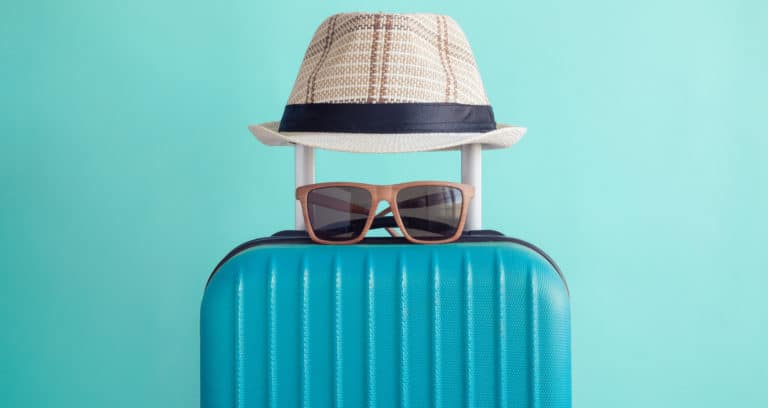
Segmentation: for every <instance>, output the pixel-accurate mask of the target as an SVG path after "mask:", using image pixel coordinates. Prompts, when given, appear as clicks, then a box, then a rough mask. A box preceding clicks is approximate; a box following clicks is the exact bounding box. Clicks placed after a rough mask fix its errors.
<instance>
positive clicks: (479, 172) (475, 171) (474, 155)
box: [461, 143, 483, 231]
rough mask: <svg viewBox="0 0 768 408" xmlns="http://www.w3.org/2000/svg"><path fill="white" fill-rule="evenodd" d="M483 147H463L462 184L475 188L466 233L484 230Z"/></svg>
mask: <svg viewBox="0 0 768 408" xmlns="http://www.w3.org/2000/svg"><path fill="white" fill-rule="evenodd" d="M482 152H483V146H482V145H481V144H479V143H475V144H470V145H464V146H462V147H461V182H462V183H463V184H469V185H471V186H474V187H475V197H474V198H473V199H472V201H471V202H470V204H469V212H468V213H467V222H466V224H464V230H465V231H472V230H479V229H482V225H483V212H482V210H483V204H482V203H483V194H482V193H483V183H482V180H483V161H482Z"/></svg>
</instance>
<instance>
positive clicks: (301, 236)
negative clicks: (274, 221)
mask: <svg viewBox="0 0 768 408" xmlns="http://www.w3.org/2000/svg"><path fill="white" fill-rule="evenodd" d="M569 319H570V307H569V295H568V289H567V286H566V283H565V281H564V279H563V277H562V275H561V274H560V271H559V270H558V268H557V266H556V265H555V263H554V262H553V261H552V260H551V259H549V257H547V256H546V255H545V254H544V253H543V252H542V251H541V250H539V249H538V248H536V247H534V246H533V245H531V244H528V243H526V242H524V241H521V240H516V239H512V238H506V237H504V236H502V235H500V234H498V233H493V232H491V231H472V232H467V233H465V234H464V236H463V237H462V238H461V239H460V240H459V241H457V242H455V243H451V244H444V245H414V244H409V243H406V242H405V241H403V240H402V239H394V238H367V239H366V240H364V241H363V243H362V244H361V245H354V246H324V245H316V244H313V243H311V241H310V240H309V239H307V237H306V234H305V233H303V232H288V233H281V234H276V235H275V236H273V237H271V238H265V239H259V240H254V241H251V242H248V243H245V244H243V245H241V246H240V247H238V248H236V249H235V250H233V251H232V252H231V253H230V254H229V255H228V256H227V257H225V259H224V260H222V262H221V263H220V264H219V266H217V268H216V269H215V271H214V273H213V274H212V276H211V278H210V280H209V282H208V285H207V287H206V290H205V294H204V298H203V303H202V310H201V404H202V407H205V408H213V407H275V408H276V407H299V406H301V407H344V406H346V407H394V406H401V407H445V408H450V407H570V406H571V356H570V320H569Z"/></svg>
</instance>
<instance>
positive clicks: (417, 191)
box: [397, 186, 463, 241]
mask: <svg viewBox="0 0 768 408" xmlns="http://www.w3.org/2000/svg"><path fill="white" fill-rule="evenodd" d="M462 199H463V197H462V195H461V190H459V189H458V188H454V187H443V186H420V187H409V188H405V189H402V190H400V192H398V193H397V209H398V210H399V212H400V218H401V219H402V220H403V225H404V226H405V229H406V231H407V232H408V235H410V236H411V237H413V238H416V239H421V240H425V241H439V240H443V239H446V238H450V237H452V236H453V235H454V234H456V230H457V229H458V228H459V220H460V219H461V206H462Z"/></svg>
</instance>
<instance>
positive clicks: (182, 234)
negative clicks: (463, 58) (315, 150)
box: [0, 0, 768, 408]
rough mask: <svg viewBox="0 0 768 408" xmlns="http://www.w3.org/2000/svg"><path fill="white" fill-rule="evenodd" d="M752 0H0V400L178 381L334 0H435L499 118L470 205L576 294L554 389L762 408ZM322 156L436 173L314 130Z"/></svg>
mask: <svg viewBox="0 0 768 408" xmlns="http://www.w3.org/2000/svg"><path fill="white" fill-rule="evenodd" d="M766 4H767V3H765V2H760V1H757V0H755V1H733V0H731V1H725V0H722V1H683V0H681V1H659V0H651V1H645V2H616V1H608V0H586V1H581V2H568V1H554V0H550V1H539V2H510V1H495V2H481V1H471V2H468V1H422V2H419V3H418V4H417V3H414V2H411V1H388V2H384V1H378V2H366V3H365V5H363V3H361V2H352V1H325V2H313V1H305V2H297V1H277V2H258V1H253V0H251V1H240V0H238V1H229V2H217V3H214V2H207V1H206V2H201V1H190V0H187V1H177V0H169V1H148V0H139V1H131V2H125V1H115V0H103V1H96V0H92V1H88V0H72V1H67V2H54V1H48V2H44V1H39V0H38V1H25V2H2V3H1V4H0V78H1V79H0V85H1V86H0V406H3V407H47V406H79V407H105V406H109V407H135V406H146V407H190V406H195V405H197V403H198V398H199V397H198V392H199V390H198V388H199V379H198V376H199V371H198V363H199V357H198V349H199V340H198V314H199V302H200V300H201V296H202V291H203V286H204V284H205V281H206V278H207V277H208V274H209V273H210V272H211V269H212V268H213V266H214V265H215V264H216V262H217V261H218V260H219V259H220V258H221V257H222V256H223V255H224V254H225V253H226V252H227V251H228V250H229V249H231V248H232V247H233V246H235V245H236V244H238V243H240V242H242V241H245V240H247V239H250V238H253V237H257V236H263V235H266V234H269V233H271V232H273V231H276V230H280V229H285V228H288V227H291V225H292V221H293V216H292V212H293V202H292V198H291V197H292V183H293V173H292V164H291V163H292V162H291V160H292V152H291V150H290V149H288V148H273V149H269V148H266V147H264V146H262V145H260V144H258V143H257V142H256V141H255V140H253V138H252V137H251V136H250V135H249V133H248V131H247V129H246V126H247V125H248V124H252V123H258V122H262V121H268V120H275V119H277V118H279V116H280V114H281V111H282V105H283V104H284V103H285V101H286V99H287V97H288V93H289V92H290V89H291V85H292V81H293V79H294V77H295V75H296V73H297V71H298V67H299V63H300V61H301V58H302V55H303V52H304V48H305V47H306V45H307V43H308V42H309V39H310V38H311V35H312V33H313V31H314V29H315V27H316V26H317V25H318V24H319V23H320V21H321V20H322V19H323V18H324V17H326V16H327V15H330V14H332V13H334V12H338V11H351V10H360V9H366V10H371V11H376V10H380V9H383V10H386V11H402V12H406V11H431V12H439V13H445V14H449V15H451V16H453V17H454V18H455V19H456V20H457V21H458V22H459V23H460V24H461V26H462V27H463V28H464V30H465V32H466V33H467V35H468V37H469V40H470V42H471V44H472V46H473V48H474V52H475V55H476V58H477V62H478V65H479V67H480V70H481V73H482V75H483V79H484V81H485V85H486V87H487V90H488V94H489V97H490V99H491V102H492V103H493V105H494V108H495V111H496V113H497V117H498V118H499V119H500V120H503V121H506V122H511V123H516V124H521V125H525V126H527V127H529V129H530V131H529V133H528V134H527V135H526V137H525V138H524V139H523V140H522V141H521V142H520V143H519V144H518V145H516V146H515V147H513V148H512V149H509V150H506V151H493V152H489V153H487V154H486V155H485V162H484V172H485V190H484V195H485V206H484V214H485V224H486V225H487V226H489V227H494V228H497V229H499V230H501V231H504V232H506V233H508V234H510V235H513V236H517V237H521V238H525V239H528V240H530V241H532V242H534V243H536V244H538V245H540V246H542V247H543V248H545V249H546V250H547V251H548V252H549V253H550V254H551V255H552V256H553V257H554V258H555V259H556V260H557V261H558V262H559V263H560V265H561V267H562V269H563V270H564V273H565V274H566V276H567V278H568V279H569V283H570V286H571V290H572V294H573V298H572V302H573V305H572V306H573V309H572V310H573V316H572V321H573V353H574V354H573V389H574V402H575V404H574V405H575V406H577V407H593V408H594V407H617V406H621V407H681V406H696V407H702V408H703V407H721V406H745V407H747V406H748V407H761V406H768V393H766V392H765V384H766V382H768V348H766V347H765V345H766V344H767V343H768V313H767V312H768V307H766V301H765V286H766V284H768V258H766V256H765V251H766V250H765V243H766V239H765V233H766V231H768V217H767V216H766V209H768V187H767V186H768V166H767V165H766V160H767V159H768V138H767V137H766V128H765V119H766V116H768V109H767V106H768V96H767V95H768V80H767V79H766V72H768V48H766V46H765V40H766V38H767V37H768V28H766V27H768V26H766V25H765V21H766V19H767V17H768V13H767V12H768V6H766ZM317 160H318V180H321V181H330V180H354V181H363V182H375V183H390V182H399V181H405V180H418V179H453V180H456V179H458V177H459V171H458V163H459V156H458V153H434V154H408V155H386V156H375V155H364V156H352V155H348V154H341V153H330V152H320V153H319V154H318V158H317Z"/></svg>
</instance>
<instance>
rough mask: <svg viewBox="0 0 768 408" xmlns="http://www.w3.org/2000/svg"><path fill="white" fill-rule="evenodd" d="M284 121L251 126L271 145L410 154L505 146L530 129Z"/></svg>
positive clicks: (252, 131)
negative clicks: (362, 128) (401, 129)
mask: <svg viewBox="0 0 768 408" xmlns="http://www.w3.org/2000/svg"><path fill="white" fill-rule="evenodd" d="M279 127H280V122H267V123H262V124H260V125H251V126H248V129H249V130H250V131H251V133H253V135H254V136H256V138H257V139H259V141H260V142H262V143H264V144H265V145H267V146H287V145H292V144H297V145H303V146H309V147H317V148H320V149H325V150H336V151H341V152H352V153H406V152H426V151H434V150H457V149H459V148H461V146H463V145H468V144H475V143H480V144H482V146H483V149H503V148H506V147H510V146H512V145H513V144H515V143H517V142H518V141H519V140H520V139H521V138H522V137H523V135H524V134H525V132H526V130H527V129H526V128H524V127H518V126H511V125H504V124H496V130H492V131H490V132H485V133H326V132H280V131H278V128H279Z"/></svg>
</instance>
